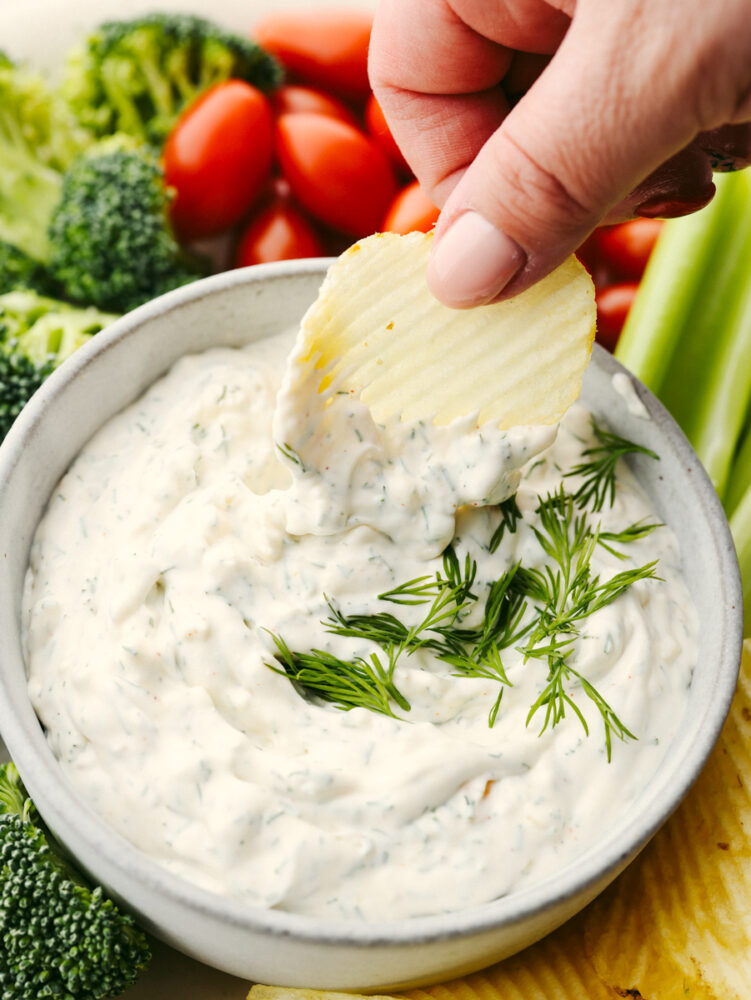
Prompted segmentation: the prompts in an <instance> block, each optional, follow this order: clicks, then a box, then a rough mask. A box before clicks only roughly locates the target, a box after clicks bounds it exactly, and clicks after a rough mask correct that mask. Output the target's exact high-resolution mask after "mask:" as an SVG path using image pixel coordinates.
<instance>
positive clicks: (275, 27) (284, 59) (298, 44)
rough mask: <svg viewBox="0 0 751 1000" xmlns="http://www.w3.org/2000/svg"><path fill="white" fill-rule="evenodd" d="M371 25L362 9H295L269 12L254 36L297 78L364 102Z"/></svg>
mask: <svg viewBox="0 0 751 1000" xmlns="http://www.w3.org/2000/svg"><path fill="white" fill-rule="evenodd" d="M372 26H373V16H372V14H369V13H367V12H366V11H356V10H318V9H316V10H309V11H301V10H298V11H294V12H292V11H289V12H284V13H278V14H269V15H268V16H267V17H265V18H263V19H262V20H261V21H260V22H259V23H258V24H257V25H256V27H255V31H254V36H255V39H256V41H257V42H258V43H259V44H260V45H262V46H263V48H264V49H266V50H267V51H268V52H271V53H272V55H275V56H276V57H277V58H278V59H279V61H280V62H281V63H282V64H283V65H284V66H285V68H286V69H287V70H289V72H290V74H292V75H293V76H294V77H296V78H297V79H299V80H301V81H303V82H304V83H310V84H312V85H313V86H314V87H323V89H324V90H333V91H334V92H335V93H337V94H340V95H341V96H343V97H349V98H352V99H354V100H361V101H364V100H365V99H366V98H367V96H368V93H369V92H370V84H369V83H368V44H369V42H370V29H371V28H372Z"/></svg>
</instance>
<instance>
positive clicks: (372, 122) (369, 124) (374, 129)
mask: <svg viewBox="0 0 751 1000" xmlns="http://www.w3.org/2000/svg"><path fill="white" fill-rule="evenodd" d="M365 127H366V128H367V130H368V132H370V134H371V135H372V136H373V138H374V139H375V140H376V142H377V143H378V144H379V145H380V146H381V148H382V149H383V151H384V153H386V155H387V156H388V157H390V158H391V160H392V161H393V162H394V164H395V165H396V166H397V167H398V168H399V169H400V170H403V171H405V172H406V173H409V172H410V170H409V164H408V163H407V161H406V160H405V159H404V156H403V155H402V151H401V149H399V147H398V146H397V144H396V140H395V139H394V137H393V135H392V134H391V129H390V128H389V127H388V124H387V123H386V117H385V115H384V113H383V111H382V110H381V105H380V104H379V103H378V101H377V100H376V99H375V94H371V95H370V97H369V98H368V103H367V104H366V105H365Z"/></svg>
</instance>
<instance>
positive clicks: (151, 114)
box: [63, 14, 282, 144]
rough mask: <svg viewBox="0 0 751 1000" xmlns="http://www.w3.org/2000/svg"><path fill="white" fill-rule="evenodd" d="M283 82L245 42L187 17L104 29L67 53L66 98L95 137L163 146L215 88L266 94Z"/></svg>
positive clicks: (269, 61) (156, 17) (153, 17)
mask: <svg viewBox="0 0 751 1000" xmlns="http://www.w3.org/2000/svg"><path fill="white" fill-rule="evenodd" d="M281 75H282V74H281V68H280V66H279V64H278V63H277V62H276V60H275V59H274V58H273V57H272V56H271V55H269V53H267V52H265V51H264V50H263V49H262V48H260V46H259V45H257V44H256V43H255V42H253V41H251V40H250V39H247V38H243V37H242V36H241V35H235V34H233V33H232V32H229V31H227V30H225V29H224V28H222V27H220V26H219V25H216V24H214V23H213V22H211V21H206V20H204V19H203V18H200V17H194V16H192V15H189V14H150V15H146V16H143V17H138V18H135V19H133V20H125V21H110V22H107V23H106V24H103V25H101V27H100V28H99V29H98V30H97V31H96V32H95V33H94V34H93V35H92V36H91V37H90V38H89V39H88V40H87V41H86V43H85V44H84V46H83V47H82V48H79V49H77V50H76V51H74V52H73V53H71V55H70V57H69V59H68V62H67V67H66V73H65V78H64V81H63V93H64V95H65V96H66V98H67V99H68V102H69V104H70V106H71V108H72V109H73V110H74V112H75V113H76V114H77V115H78V118H79V120H80V121H81V123H82V124H83V125H84V126H85V127H86V128H88V129H91V130H92V131H93V132H95V133H96V134H97V135H99V136H106V135H112V134H114V133H116V132H124V133H126V134H127V135H132V136H134V137H136V138H138V139H140V140H148V141H150V142H153V143H156V144H160V143H161V142H162V141H163V140H164V138H165V136H166V135H167V133H168V132H169V130H170V128H171V127H172V125H173V124H174V122H175V119H176V118H177V116H178V115H179V113H180V111H182V109H183V108H184V107H186V106H187V105H188V104H189V103H190V102H191V101H192V100H193V99H194V98H195V97H197V96H198V95H199V94H200V93H201V92H202V91H204V90H206V88H207V87H210V86H211V85H212V84H214V83H219V82H220V81H222V80H226V79H228V78H230V77H233V78H235V79H241V80H246V81H247V82H248V83H251V84H253V85H254V86H256V87H258V89H259V90H263V91H264V92H267V91H270V90H273V89H274V88H275V87H276V86H278V84H279V83H280V81H281Z"/></svg>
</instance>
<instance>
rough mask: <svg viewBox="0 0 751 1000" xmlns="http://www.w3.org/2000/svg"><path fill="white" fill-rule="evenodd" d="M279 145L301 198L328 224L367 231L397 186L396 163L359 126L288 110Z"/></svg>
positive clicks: (347, 230)
mask: <svg viewBox="0 0 751 1000" xmlns="http://www.w3.org/2000/svg"><path fill="white" fill-rule="evenodd" d="M276 151H277V156H278V158H279V163H280V165H281V168H282V173H283V175H284V177H285V178H286V180H287V181H288V182H289V186H290V188H291V190H292V194H293V195H294V197H295V199H296V200H297V201H298V202H299V203H300V204H301V205H302V206H303V208H305V209H306V210H307V211H308V212H310V214H311V215H313V216H314V217H315V218H316V219H319V220H320V221H321V222H324V223H326V225H327V226H332V227H333V228H334V229H341V230H343V231H344V232H345V233H349V234H350V235H351V236H367V235H368V234H369V233H372V232H374V231H375V230H376V229H377V228H378V227H379V226H380V224H381V222H382V220H383V217H384V215H385V214H386V209H387V208H388V207H389V205H390V204H391V199H392V198H393V196H394V193H395V191H396V182H395V180H394V174H393V171H392V169H391V164H390V163H389V161H388V159H387V158H386V155H385V153H383V152H382V150H381V149H380V148H379V146H378V145H376V143H375V142H374V141H373V140H372V139H370V138H369V137H368V136H366V135H365V134H364V133H363V132H360V131H359V129H356V128H353V127H352V126H351V125H347V124H346V123H345V122H341V121H337V120H336V119H335V118H328V117H327V116H325V115H310V114H307V115H282V116H281V117H280V118H279V120H278V121H277V123H276Z"/></svg>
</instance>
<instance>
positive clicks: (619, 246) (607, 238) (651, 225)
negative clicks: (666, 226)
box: [596, 219, 662, 281]
mask: <svg viewBox="0 0 751 1000" xmlns="http://www.w3.org/2000/svg"><path fill="white" fill-rule="evenodd" d="M661 229H662V221H661V220H660V219H634V220H633V221H632V222H621V223H619V225H617V226H606V227H604V228H603V229H599V230H598V231H597V234H596V246H597V252H598V253H599V255H600V257H601V258H602V260H603V261H604V262H605V263H606V264H607V265H609V266H610V267H611V268H612V269H613V270H614V271H615V272H616V274H617V275H618V276H619V277H620V278H622V279H628V280H630V281H638V280H639V278H641V276H642V274H643V273H644V268H645V267H646V266H647V261H648V260H649V255H650V254H651V253H652V250H653V249H654V245H655V243H656V242H657V237H658V236H659V235H660V230H661Z"/></svg>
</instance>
